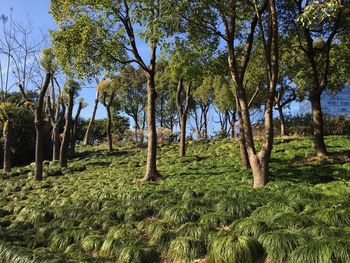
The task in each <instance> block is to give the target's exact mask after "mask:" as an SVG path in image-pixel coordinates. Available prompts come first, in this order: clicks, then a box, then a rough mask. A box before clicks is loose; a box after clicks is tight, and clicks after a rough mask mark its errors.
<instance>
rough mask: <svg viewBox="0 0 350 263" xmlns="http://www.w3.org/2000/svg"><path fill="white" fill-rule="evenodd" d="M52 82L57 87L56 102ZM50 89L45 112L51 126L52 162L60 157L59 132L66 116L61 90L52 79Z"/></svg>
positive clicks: (52, 78)
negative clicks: (46, 111)
mask: <svg viewBox="0 0 350 263" xmlns="http://www.w3.org/2000/svg"><path fill="white" fill-rule="evenodd" d="M54 81H55V82H56V84H57V86H58V94H57V101H56V100H55V88H54V87H55V86H54ZM51 87H52V91H51V94H52V97H51V96H47V110H48V115H49V119H50V123H51V126H52V132H51V142H52V160H53V161H58V160H59V156H60V148H61V147H60V146H61V139H60V130H61V128H62V126H63V123H64V116H65V114H66V105H65V103H64V100H63V97H62V96H63V95H62V92H61V88H60V86H59V84H58V82H57V80H56V79H55V78H54V77H51ZM51 100H52V102H51ZM61 108H62V110H61Z"/></svg>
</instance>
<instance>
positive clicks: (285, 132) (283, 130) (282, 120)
mask: <svg viewBox="0 0 350 263" xmlns="http://www.w3.org/2000/svg"><path fill="white" fill-rule="evenodd" d="M277 110H278V113H279V115H280V129H281V136H288V130H287V126H286V120H285V118H284V113H283V108H282V107H281V105H277Z"/></svg>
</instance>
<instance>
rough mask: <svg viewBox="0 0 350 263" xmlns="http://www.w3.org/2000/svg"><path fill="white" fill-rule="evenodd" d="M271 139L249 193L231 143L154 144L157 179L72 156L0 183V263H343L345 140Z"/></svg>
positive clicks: (94, 151)
mask: <svg viewBox="0 0 350 263" xmlns="http://www.w3.org/2000/svg"><path fill="white" fill-rule="evenodd" d="M326 143H327V145H328V147H329V151H330V152H331V153H332V156H331V157H330V158H328V159H325V160H319V159H315V158H312V153H313V148H312V141H311V139H309V138H284V139H276V140H275V146H274V151H273V154H272V160H271V178H270V183H269V184H268V186H267V187H265V188H263V189H257V190H254V189H252V186H251V185H252V175H251V173H250V172H247V171H242V170H241V169H240V160H239V147H238V143H237V142H232V141H231V140H221V141H211V142H208V143H204V142H189V143H188V156H187V157H185V158H179V157H178V145H177V144H170V145H165V146H161V147H159V152H158V156H159V159H158V167H159V171H160V173H161V174H162V175H163V176H164V177H165V179H164V180H163V181H160V182H156V183H145V184H140V183H138V180H136V179H137V178H142V176H143V172H144V166H145V160H146V150H145V149H140V148H132V147H130V146H120V147H119V148H118V150H116V151H115V152H114V153H112V154H107V153H106V151H105V150H104V149H102V148H101V147H88V148H80V152H79V153H78V154H77V156H76V158H74V159H73V160H72V161H71V162H70V164H69V167H68V169H65V170H61V169H60V168H59V167H58V164H56V163H46V165H45V167H46V168H45V175H46V178H45V180H44V181H42V182H35V181H33V180H32V179H31V178H30V174H31V169H32V167H31V166H28V167H22V168H17V169H14V171H13V172H12V177H9V178H2V179H1V180H0V262H4V263H7V262H8V263H10V262H11V263H14V262H35V263H36V262H38V263H44V262H45V263H46V262H132V263H138V262H242V263H243V262H244V263H247V262H259V261H260V262H262V261H263V260H266V262H322V263H327V262H350V162H349V156H350V155H349V154H350V138H349V137H328V138H327V139H326Z"/></svg>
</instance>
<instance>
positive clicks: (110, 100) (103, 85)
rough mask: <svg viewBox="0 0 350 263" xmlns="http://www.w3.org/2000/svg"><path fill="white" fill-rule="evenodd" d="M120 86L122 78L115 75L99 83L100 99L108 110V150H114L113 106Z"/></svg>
mask: <svg viewBox="0 0 350 263" xmlns="http://www.w3.org/2000/svg"><path fill="white" fill-rule="evenodd" d="M119 86H120V79H119V78H117V77H115V78H114V79H112V80H110V79H108V80H107V79H105V80H102V81H101V82H100V83H99V84H98V91H99V93H100V94H101V97H100V100H101V103H102V105H103V106H105V108H106V111H107V126H106V132H107V140H108V152H112V151H113V139H112V110H111V107H113V106H114V105H115V102H116V92H117V90H118V88H119Z"/></svg>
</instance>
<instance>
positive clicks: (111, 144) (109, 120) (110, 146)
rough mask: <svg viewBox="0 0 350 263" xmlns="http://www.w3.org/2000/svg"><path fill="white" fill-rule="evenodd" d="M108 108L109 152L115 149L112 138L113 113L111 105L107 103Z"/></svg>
mask: <svg viewBox="0 0 350 263" xmlns="http://www.w3.org/2000/svg"><path fill="white" fill-rule="evenodd" d="M106 110H107V117H108V119H107V127H106V132H107V140H108V152H112V151H113V140H112V114H111V105H110V104H109V105H107V107H106Z"/></svg>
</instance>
